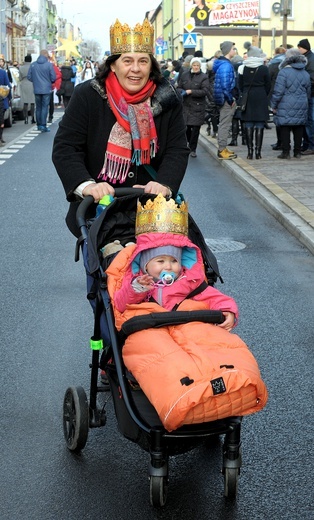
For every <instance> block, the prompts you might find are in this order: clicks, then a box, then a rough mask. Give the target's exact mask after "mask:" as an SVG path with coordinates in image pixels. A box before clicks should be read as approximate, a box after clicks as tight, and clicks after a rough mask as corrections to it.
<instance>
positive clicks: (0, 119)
mask: <svg viewBox="0 0 314 520" xmlns="http://www.w3.org/2000/svg"><path fill="white" fill-rule="evenodd" d="M1 60H2V58H1V57H0V62H1ZM3 61H4V60H3ZM0 85H1V86H4V89H3V92H2V93H1V94H2V96H1V98H2V99H1V103H0V146H3V145H4V144H5V141H4V140H3V137H2V134H3V129H4V114H5V111H6V110H7V109H8V108H9V101H10V100H11V83H10V81H9V78H8V75H7V73H6V71H5V70H4V69H3V68H2V67H1V64H0Z"/></svg>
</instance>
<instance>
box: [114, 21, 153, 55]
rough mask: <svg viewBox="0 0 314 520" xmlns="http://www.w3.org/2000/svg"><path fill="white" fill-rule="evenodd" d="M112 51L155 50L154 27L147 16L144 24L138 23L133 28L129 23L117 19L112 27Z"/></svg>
mask: <svg viewBox="0 0 314 520" xmlns="http://www.w3.org/2000/svg"><path fill="white" fill-rule="evenodd" d="M110 52H111V54H122V53H123V52H148V53H149V54H153V52H154V27H153V26H152V25H151V24H150V23H149V21H148V20H147V18H145V20H144V22H143V24H142V25H141V24H140V23H137V24H136V25H135V27H134V28H133V29H131V27H130V26H129V25H128V24H126V23H125V24H123V25H122V24H121V22H119V20H118V19H117V20H116V23H115V24H114V25H111V27H110Z"/></svg>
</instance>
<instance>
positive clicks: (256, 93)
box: [238, 65, 270, 121]
mask: <svg viewBox="0 0 314 520" xmlns="http://www.w3.org/2000/svg"><path fill="white" fill-rule="evenodd" d="M254 73H255V74H254ZM253 74H254V77H253ZM252 78H253V81H252ZM238 79H239V89H240V91H241V92H247V91H248V89H249V86H250V84H251V82H252V85H251V88H250V92H249V96H248V102H247V108H246V111H245V112H242V121H267V120H268V114H269V109H268V93H269V91H270V76H269V70H268V67H266V65H260V66H259V67H258V68H256V67H255V68H253V67H248V66H246V65H245V66H244V68H243V73H242V74H241V67H239V78H238Z"/></svg>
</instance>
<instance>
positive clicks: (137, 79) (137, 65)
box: [110, 52, 152, 94]
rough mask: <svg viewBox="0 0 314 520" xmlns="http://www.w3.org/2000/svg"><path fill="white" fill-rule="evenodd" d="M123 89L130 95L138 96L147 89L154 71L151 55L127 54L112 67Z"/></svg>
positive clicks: (122, 55)
mask: <svg viewBox="0 0 314 520" xmlns="http://www.w3.org/2000/svg"><path fill="white" fill-rule="evenodd" d="M110 68H111V70H112V71H113V72H114V73H115V75H116V76H117V80H118V81H119V83H120V85H121V87H122V88H123V89H124V90H126V91H127V92H128V93H129V94H136V93H137V92H139V91H140V90H141V89H142V88H143V87H145V85H146V83H147V81H148V79H149V75H150V73H151V69H152V63H151V59H150V56H149V54H146V53H144V52H143V53H139V52H134V53H132V52H131V53H125V54H121V56H120V57H119V58H118V59H117V60H116V61H115V62H114V63H112V64H111V65H110Z"/></svg>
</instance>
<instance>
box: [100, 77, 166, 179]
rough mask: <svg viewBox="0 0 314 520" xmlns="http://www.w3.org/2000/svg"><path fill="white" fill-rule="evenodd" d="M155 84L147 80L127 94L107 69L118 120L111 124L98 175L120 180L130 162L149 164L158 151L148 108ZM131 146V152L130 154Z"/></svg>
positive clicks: (110, 99) (109, 87)
mask: <svg viewBox="0 0 314 520" xmlns="http://www.w3.org/2000/svg"><path fill="white" fill-rule="evenodd" d="M155 89H156V85H155V84H154V83H153V81H152V80H149V81H148V82H147V83H146V85H145V87H143V88H142V90H140V92H137V93H136V94H129V93H128V92H126V91H125V90H124V89H123V88H122V87H121V85H120V83H119V81H118V80H117V77H116V75H115V74H114V73H113V72H110V73H109V75H108V77H107V78H106V91H107V95H108V101H109V104H110V107H111V110H112V111H113V113H114V115H115V117H116V119H117V122H116V123H115V124H114V125H113V127H112V129H111V132H110V136H109V140H108V144H107V150H106V153H105V162H104V165H103V168H102V170H101V172H100V174H99V176H98V177H101V178H102V179H103V180H107V179H108V180H109V181H111V182H112V183H115V182H119V183H123V182H124V181H125V179H126V177H127V174H128V172H129V169H130V166H131V164H136V165H140V164H149V163H150V159H151V158H152V157H155V154H156V151H157V133H156V128H155V123H154V119H153V114H152V111H151V108H150V97H151V96H152V94H153V93H154V91H155ZM132 148H133V155H132Z"/></svg>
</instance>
